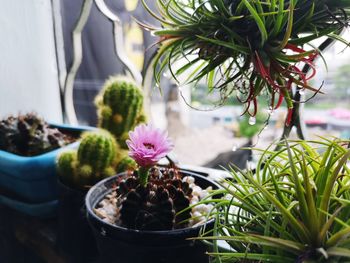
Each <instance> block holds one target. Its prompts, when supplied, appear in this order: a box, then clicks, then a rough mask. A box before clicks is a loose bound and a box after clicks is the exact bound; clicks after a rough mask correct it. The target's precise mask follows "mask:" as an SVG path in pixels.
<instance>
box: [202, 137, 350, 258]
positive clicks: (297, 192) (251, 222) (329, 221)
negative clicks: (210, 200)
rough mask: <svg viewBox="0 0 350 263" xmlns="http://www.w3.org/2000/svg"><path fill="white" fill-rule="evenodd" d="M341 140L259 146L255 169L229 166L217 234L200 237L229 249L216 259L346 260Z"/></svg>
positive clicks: (349, 216) (349, 177) (349, 183)
mask: <svg viewBox="0 0 350 263" xmlns="http://www.w3.org/2000/svg"><path fill="white" fill-rule="evenodd" d="M348 144H349V142H348V141H347V142H344V141H340V140H332V141H331V140H326V139H324V140H322V141H312V142H306V141H297V142H287V143H286V144H285V145H284V147H283V148H282V149H281V150H280V151H277V152H273V151H269V150H264V151H263V152H262V156H261V158H260V160H259V162H258V164H257V167H256V171H255V172H253V171H241V170H239V169H235V170H232V171H231V173H232V176H233V180H230V181H227V182H225V183H223V184H222V186H223V188H224V189H223V190H218V191H219V192H220V193H221V194H224V195H225V197H226V198H225V199H224V200H218V201H217V208H218V209H217V211H221V212H216V215H215V216H216V217H217V218H218V220H217V225H216V227H215V230H214V233H215V234H217V235H216V236H215V237H212V238H211V237H210V238H205V237H203V239H206V240H209V241H210V242H213V243H214V244H216V242H217V241H218V240H224V241H225V242H227V244H228V245H229V246H230V248H231V249H230V250H223V251H222V250H221V251H220V250H219V249H217V250H216V251H214V252H213V253H212V255H213V256H215V257H216V259H217V260H216V262H235V260H236V261H237V262H242V261H245V260H246V261H245V262H284V263H287V262H349V260H350V201H349V200H350V166H349V160H350V150H349V149H347V148H346V147H344V146H347V145H348ZM214 248H217V246H214ZM226 260H227V261H226Z"/></svg>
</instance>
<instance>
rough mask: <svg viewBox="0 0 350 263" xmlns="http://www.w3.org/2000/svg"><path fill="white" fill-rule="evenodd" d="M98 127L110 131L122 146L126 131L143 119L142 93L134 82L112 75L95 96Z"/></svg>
mask: <svg viewBox="0 0 350 263" xmlns="http://www.w3.org/2000/svg"><path fill="white" fill-rule="evenodd" d="M95 104H96V106H97V110H98V116H99V127H101V128H103V129H106V130H108V131H110V132H111V133H112V134H113V135H114V136H115V138H116V139H117V141H118V143H119V144H120V146H121V147H122V148H126V144H125V140H126V139H127V138H128V132H129V131H130V130H132V129H133V128H134V127H135V126H136V125H138V124H140V123H141V122H144V121H145V119H146V118H145V115H144V113H143V94H142V90H141V88H140V87H138V86H137V85H136V83H135V82H134V81H133V80H131V79H129V78H126V77H120V76H119V77H112V78H110V79H109V80H108V81H107V82H106V83H105V85H104V87H103V89H102V91H101V92H100V93H99V95H98V96H97V97H96V100H95Z"/></svg>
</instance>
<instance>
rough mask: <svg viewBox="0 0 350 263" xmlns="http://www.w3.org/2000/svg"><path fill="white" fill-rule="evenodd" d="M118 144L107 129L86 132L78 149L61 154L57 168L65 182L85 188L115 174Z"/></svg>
mask: <svg viewBox="0 0 350 263" xmlns="http://www.w3.org/2000/svg"><path fill="white" fill-rule="evenodd" d="M116 151H117V144H116V142H115V139H114V137H113V136H112V135H111V134H110V133H109V132H107V131H103V130H100V131H93V132H86V133H84V134H83V135H82V140H81V143H80V146H79V149H78V151H67V152H63V153H61V154H60V155H59V157H58V160H57V168H58V172H59V175H60V178H61V180H62V182H63V183H65V184H68V185H70V186H72V187H78V188H85V187H86V186H91V185H94V184H95V183H96V182H98V181H100V180H101V179H103V178H105V177H108V176H111V175H114V174H115V169H114V165H115V158H116Z"/></svg>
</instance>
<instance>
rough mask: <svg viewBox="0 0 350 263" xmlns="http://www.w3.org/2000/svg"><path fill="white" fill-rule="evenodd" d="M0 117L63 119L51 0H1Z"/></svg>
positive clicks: (52, 120) (54, 120)
mask: <svg viewBox="0 0 350 263" xmlns="http://www.w3.org/2000/svg"><path fill="white" fill-rule="evenodd" d="M0 6H1V8H0V118H2V117H4V116H7V115H8V114H17V113H18V112H22V113H26V112H28V111H35V112H37V113H39V114H40V115H41V116H43V117H44V118H45V119H46V120H48V121H51V122H62V114H61V104H60V99H59V84H58V83H59V82H58V70H57V63H56V53H55V42H54V30H53V18H52V7H51V1H49V0H0Z"/></svg>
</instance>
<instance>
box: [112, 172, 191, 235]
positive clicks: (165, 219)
mask: <svg viewBox="0 0 350 263" xmlns="http://www.w3.org/2000/svg"><path fill="white" fill-rule="evenodd" d="M116 191H117V194H118V196H120V197H121V209H120V220H121V223H122V225H124V226H126V227H128V228H132V229H139V230H171V229H174V228H182V227H184V226H186V223H187V221H188V219H190V218H191V211H190V209H187V210H186V211H184V212H181V211H183V210H185V209H186V208H189V206H190V201H189V199H190V197H191V195H192V189H191V188H190V186H189V184H188V183H187V182H182V181H181V179H180V176H179V175H178V174H177V171H175V170H174V169H166V170H162V171H161V170H158V169H156V168H155V169H152V171H151V172H150V176H149V181H148V183H147V185H146V186H143V185H141V184H140V180H139V178H138V177H137V174H136V175H135V176H129V177H127V178H125V179H124V180H122V181H120V182H119V184H118V187H117V189H116ZM179 212H181V213H179Z"/></svg>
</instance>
